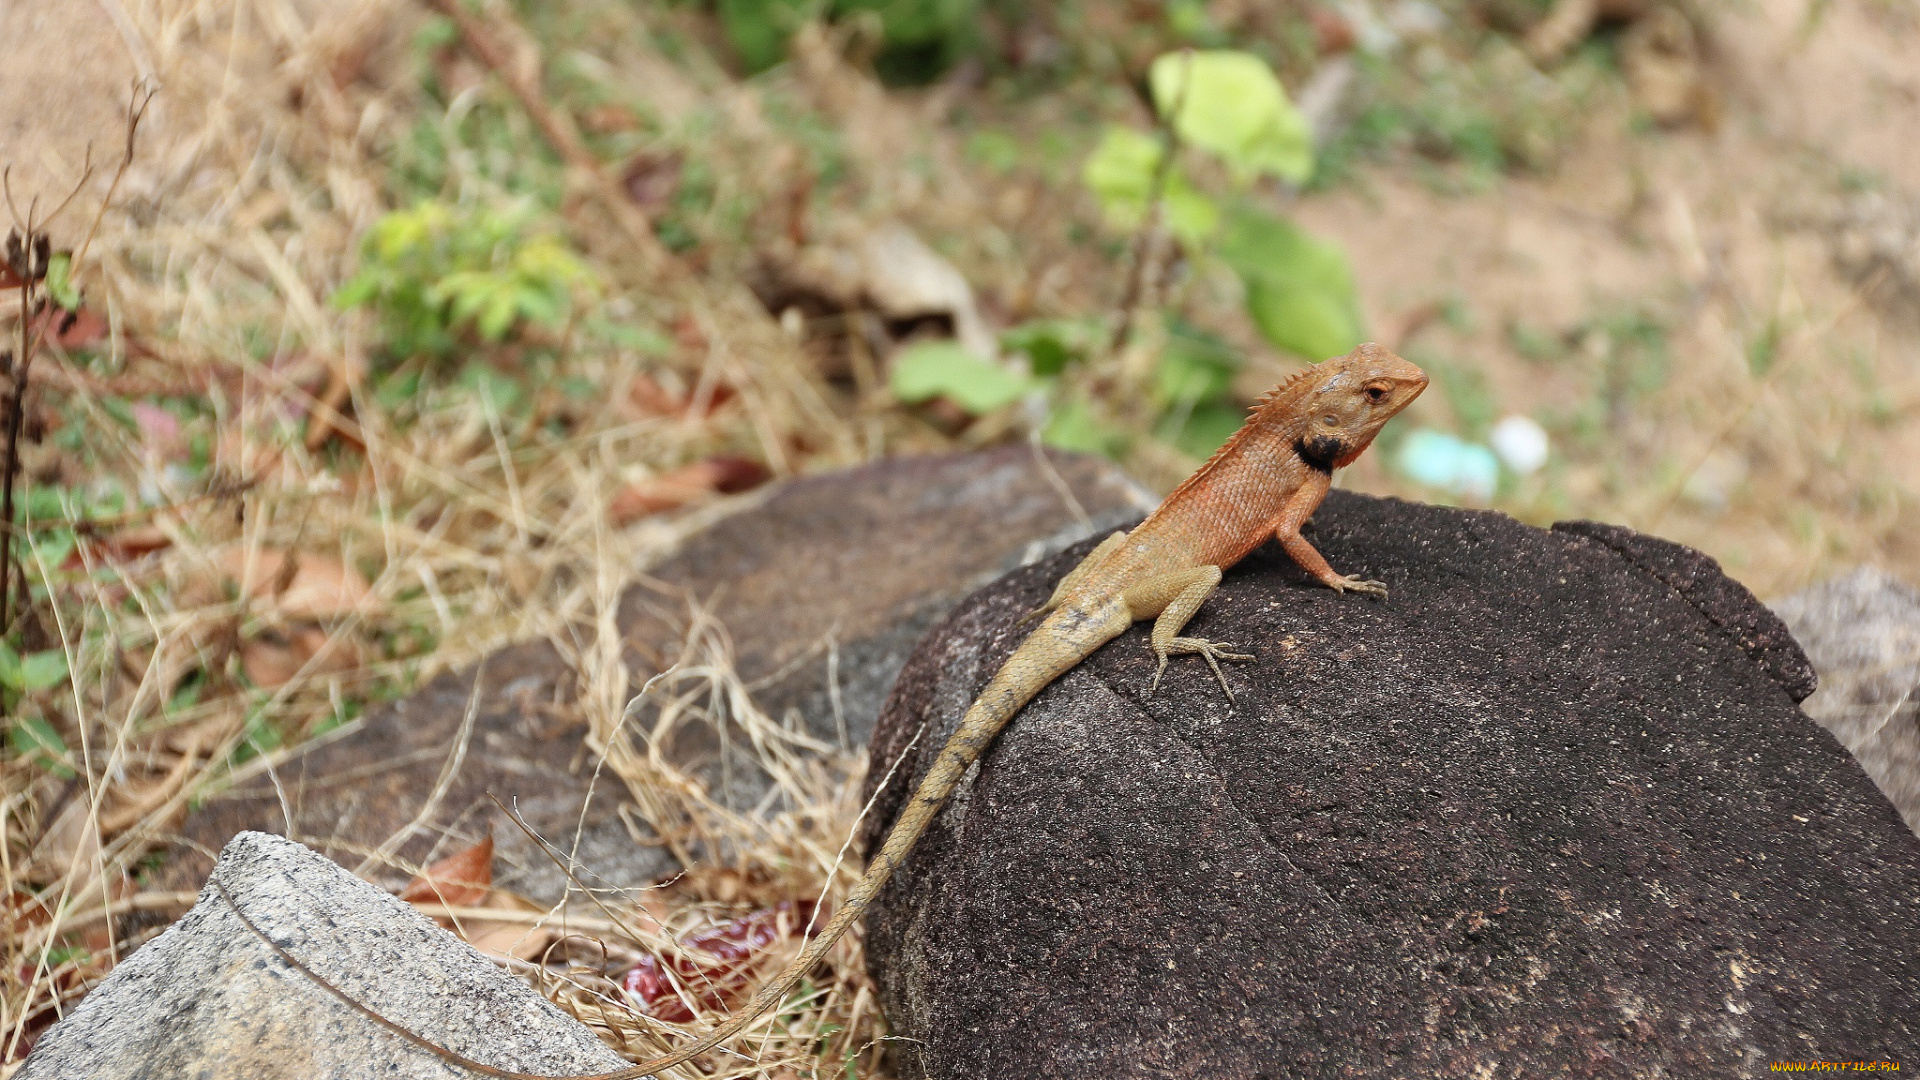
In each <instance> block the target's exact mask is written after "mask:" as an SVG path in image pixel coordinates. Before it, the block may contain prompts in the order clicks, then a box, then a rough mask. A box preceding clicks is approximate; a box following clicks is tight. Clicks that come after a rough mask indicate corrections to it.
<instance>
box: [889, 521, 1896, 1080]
mask: <svg viewBox="0 0 1920 1080" xmlns="http://www.w3.org/2000/svg"><path fill="white" fill-rule="evenodd" d="M1308 535H1309V536H1310V537H1311V538H1312V539H1313V541H1314V542H1315V544H1317V545H1318V546H1319V548H1320V550H1321V551H1322V552H1323V553H1325V554H1326V555H1327V557H1328V559H1329V560H1330V561H1331V562H1332V563H1333V565H1334V566H1335V567H1336V568H1338V569H1339V570H1341V571H1342V572H1346V573H1360V574H1363V575H1365V576H1367V577H1370V578H1377V579H1380V580H1383V581H1385V582H1387V584H1388V585H1389V586H1390V587H1391V589H1392V598H1391V600H1390V601H1388V602H1386V603H1375V602H1372V601H1369V600H1365V599H1362V598H1359V597H1354V596H1338V595H1335V594H1334V593H1332V592H1330V591H1329V590H1326V589H1324V588H1320V587H1318V586H1317V585H1314V584H1313V583H1312V582H1311V581H1310V579H1308V578H1307V577H1306V576H1305V575H1304V574H1303V573H1301V572H1300V571H1299V570H1298V569H1297V568H1295V567H1294V566H1293V565H1292V564H1291V563H1290V562H1288V561H1287V559H1286V557H1285V555H1284V554H1282V553H1281V552H1279V551H1278V550H1277V549H1276V548H1275V547H1274V546H1273V545H1268V546H1267V547H1265V548H1263V549H1261V550H1260V551H1258V552H1256V553H1255V554H1254V555H1253V556H1252V557H1251V558H1249V559H1248V560H1247V561H1246V562H1245V563H1243V564H1242V565H1241V566H1240V567H1238V568H1236V569H1235V570H1233V571H1232V572H1230V573H1229V574H1228V575H1227V578H1226V580H1225V582H1224V583H1223V584H1222V586H1221V588H1220V590H1219V592H1218V593H1216V594H1215V596H1214V598H1213V599H1212V600H1210V601H1209V603H1208V605H1207V606H1206V608H1205V609H1203V611H1202V612H1201V614H1200V615H1199V616H1198V617H1197V618H1196V619H1195V621H1194V623H1193V624H1192V627H1191V632H1192V633H1195V634H1197V635H1198V636H1202V637H1210V638H1219V639H1224V640H1227V641H1231V642H1234V643H1235V644H1237V645H1239V646H1243V647H1248V648H1249V649H1250V651H1252V652H1254V653H1256V654H1257V655H1258V659H1257V661H1256V662H1254V663H1250V664H1239V665H1234V666H1232V667H1230V668H1229V669H1228V679H1229V680H1230V681H1231V682H1232V684H1233V685H1234V688H1235V693H1236V695H1237V697H1238V701H1237V703H1232V704H1230V703H1229V702H1228V701H1227V700H1226V698H1225V697H1224V696H1223V695H1222V694H1221V693H1220V690H1219V688H1218V686H1217V685H1215V683H1214V682H1213V679H1212V676H1211V675H1209V674H1208V673H1207V671H1206V668H1205V666H1204V665H1202V664H1200V663H1198V662H1196V661H1194V660H1192V659H1191V658H1187V659H1184V660H1176V661H1175V666H1174V667H1173V668H1172V669H1171V670H1170V671H1169V673H1168V676H1167V680H1166V682H1165V683H1163V685H1162V686H1161V688H1160V691H1159V693H1158V694H1157V695H1155V696H1152V697H1148V696H1147V695H1146V693H1145V690H1146V686H1147V682H1148V679H1149V677H1150V676H1151V675H1152V672H1153V658H1152V655H1151V653H1150V652H1149V651H1148V649H1147V647H1146V637H1147V633H1146V630H1147V628H1146V626H1145V625H1144V624H1139V625H1136V626H1135V627H1134V629H1133V630H1132V631H1131V632H1130V633H1128V634H1127V635H1126V636H1124V637H1122V638H1121V639H1119V640H1118V641H1115V642H1113V643H1111V644H1109V645H1108V646H1107V647H1106V648H1105V649H1103V650H1102V651H1100V652H1098V653H1096V654H1095V655H1094V656H1093V657H1091V658H1090V659H1089V660H1088V661H1087V662H1085V663H1083V664H1082V665H1081V666H1080V667H1078V668H1077V669H1075V670H1074V671H1072V672H1070V673H1069V674H1068V675H1066V676H1065V677H1064V678H1062V679H1061V680H1060V681H1059V682H1057V683H1056V684H1055V685H1054V686H1052V687H1050V688H1049V689H1048V690H1047V691H1045V692H1043V693H1042V694H1041V696H1040V697H1039V698H1038V699H1036V701H1035V702H1034V703H1033V704H1032V705H1031V706H1029V707H1028V708H1027V710H1026V711H1025V712H1024V713H1023V714H1022V715H1021V716H1020V717H1019V718H1018V719H1017V720H1016V721H1015V722H1014V723H1013V724H1012V725H1011V726H1010V727H1009V728H1008V730H1007V731H1006V732H1005V733H1003V734H1002V736H1001V737H1000V739H999V740H998V742H997V743H996V744H995V745H994V746H993V747H991V748H990V749H989V750H988V753H987V755H986V757H985V758H984V759H983V760H982V762H981V764H980V765H979V766H978V767H977V769H976V771H975V772H974V773H973V774H972V775H971V776H970V777H969V779H968V780H967V782H966V783H965V784H964V785H963V786H962V788H961V789H960V791H959V792H957V793H956V795H955V798H954V800H953V801H952V802H951V803H950V804H949V806H948V808H947V809H946V810H945V811H944V812H943V813H942V814H941V816H940V818H939V819H938V821H937V823H936V824H935V826H934V829H933V831H932V832H930V833H929V835H928V836H927V838H926V839H925V840H924V841H923V842H922V844H921V845H920V847H919V849H918V850H917V851H916V852H915V853H914V855H913V857H912V858H911V859H909V861H908V863H907V865H906V866H905V867H904V868H903V869H902V871H901V872H900V874H899V875H898V876H896V877H895V878H894V881H893V883H892V884H891V885H890V886H889V888H888V889H887V890H886V891H885V892H884V893H883V895H882V896H881V898H880V901H879V903H878V904H877V906H876V907H875V908H874V910H873V911H872V912H871V913H870V914H869V916H868V937H867V946H866V947H867V955H868V957H869V958H870V960H869V962H870V964H871V966H872V969H873V971H874V974H875V975H876V977H877V978H878V979H879V980H880V982H881V985H882V991H883V993H882V1000H883V1003H884V1005H885V1007H886V1010H887V1014H888V1017H889V1019H890V1021H891V1022H892V1024H893V1026H894V1028H895V1030H896V1031H897V1032H898V1033H899V1034H901V1035H903V1036H905V1037H906V1038H905V1039H904V1040H903V1041H902V1042H901V1043H900V1044H899V1045H900V1046H901V1047H902V1054H903V1058H904V1060H903V1062H902V1067H901V1075H902V1076H905V1077H918V1076H929V1077H936V1078H948V1077H955V1078H958V1077H964V1078H967V1080H992V1078H1000V1077H1006V1078H1015V1077H1017V1078H1020V1080H1033V1078H1043V1077H1085V1076H1103V1077H1106V1076H1141V1077H1145V1076H1152V1077H1209V1078H1213V1077H1249V1078H1251V1077H1280V1076H1287V1077H1335V1076H1339V1077H1357V1076H1449V1077H1454V1076H1458V1077H1468V1076H1649V1077H1650V1076H1670V1077H1678V1076H1685V1077H1748V1076H1753V1075H1755V1074H1757V1073H1761V1072H1764V1071H1765V1070H1766V1068H1767V1063H1768V1062H1769V1061H1770V1060H1775V1059H1806V1058H1825V1059H1835V1060H1839V1059H1846V1060H1859V1059H1879V1060H1908V1061H1911V1060H1914V1059H1915V1058H1917V1057H1920V843H1917V842H1916V841H1915V838H1914V837H1913V836H1912V835H1911V834H1910V833H1908V832H1907V830H1906V829H1905V828H1903V827H1902V826H1901V824H1900V821H1899V819H1898V818H1897V816H1896V815H1895V814H1894V812H1893V810H1892V809H1891V808H1890V807H1889V806H1888V805H1887V803H1886V800H1884V799H1883V798H1881V797H1880V795H1879V793H1878V792H1876V791H1875V790H1874V788H1873V786H1872V784H1871V783H1870V782H1869V781H1868V779H1867V778H1866V776H1865V775H1864V774H1863V773H1862V772H1861V770H1860V768H1859V766H1858V765H1857V764H1855V763H1854V761H1853V760H1852V759H1851V758H1850V757H1848V756H1847V754H1846V752H1845V750H1844V749H1842V748H1841V747H1840V746H1839V745H1837V744H1836V743H1835V742H1834V741H1833V739H1832V738H1831V737H1830V736H1829V735H1828V734H1827V733H1826V732H1824V731H1822V730H1821V729H1820V728H1819V727H1818V726H1816V725H1815V724H1813V723H1812V722H1811V721H1809V720H1808V719H1807V718H1806V717H1805V716H1804V715H1803V714H1802V713H1801V712H1800V711H1799V709H1798V708H1796V707H1795V702H1796V700H1797V698H1798V697H1801V696H1804V695H1805V694H1806V693H1807V692H1808V691H1809V690H1810V689H1811V688H1812V680H1811V673H1810V670H1809V669H1808V667H1807V665H1806V662H1805V660H1804V658H1803V657H1802V656H1801V655H1800V654H1799V652H1798V650H1797V649H1796V648H1795V647H1794V646H1793V643H1792V640H1791V638H1790V637H1788V635H1787V634H1786V632H1785V629H1784V627H1782V626H1781V625H1780V623H1779V622H1778V621H1777V620H1775V619H1774V618H1773V617H1772V616H1771V615H1769V614H1768V613H1767V611H1766V609H1765V608H1763V607H1761V606H1760V605H1759V604H1758V602H1757V601H1755V600H1754V599H1753V598H1752V597H1751V595H1749V594H1747V593H1746V591H1745V590H1744V589H1743V588H1741V587H1740V586H1739V585H1737V584H1736V583H1734V582H1732V581H1730V580H1728V579H1726V578H1725V577H1724V576H1722V575H1720V574H1719V573H1718V572H1717V570H1716V569H1715V568H1714V565H1713V563H1712V562H1711V561H1710V560H1707V559H1706V558H1705V557H1704V556H1701V555H1699V554H1697V553H1695V552H1692V551H1689V550H1687V549H1685V548H1681V547H1679V546H1677V545H1673V544H1669V543H1665V542H1663V541H1659V540H1654V539H1652V538H1648V537H1641V536H1638V535H1636V534H1633V533H1630V532H1627V531H1626V530H1621V529H1615V528H1612V527H1609V526H1604V525H1595V524H1592V523H1571V524H1568V525H1564V526H1561V527H1559V528H1557V529H1556V530H1554V531H1552V532H1548V531H1542V530H1539V529H1534V528H1529V527H1527V526H1523V525H1521V524H1519V523H1517V522H1515V521H1513V520H1511V519H1509V518H1506V517H1504V516H1501V515H1498V514H1492V513H1471V512H1465V511H1458V510H1449V509H1444V508H1438V507H1424V506H1417V505H1412V504H1407V503H1402V502H1398V501H1393V500H1382V499H1372V498H1366V497H1362V496H1356V495H1350V494H1346V493H1342V492H1335V493H1334V494H1333V495H1332V496H1331V497H1330V498H1329V499H1328V500H1327V503H1326V505H1325V506H1324V507H1323V508H1322V509H1321V510H1320V512H1319V514H1318V515H1316V517H1315V519H1314V522H1313V524H1312V526H1311V527H1310V529H1309V533H1308ZM1086 547H1087V545H1082V546H1081V548H1080V549H1077V550H1085V548H1086ZM1075 557H1076V553H1075V552H1069V553H1067V554H1063V555H1062V556H1059V557H1057V558H1055V559H1052V560H1050V561H1049V562H1047V563H1045V564H1041V565H1037V566H1034V567H1030V568H1028V569H1025V570H1022V571H1020V572H1018V573H1015V574H1012V575H1009V576H1008V577H1007V578H1005V579H1003V580H1002V581H1000V582H999V583H997V584H995V585H994V586H992V587H991V588H989V589H986V590H984V591H982V592H981V593H979V594H977V595H975V596H974V597H972V598H970V599H969V600H968V601H967V602H966V603H965V604H963V605H961V606H960V607H959V608H958V609H956V610H955V612H954V613H953V614H952V615H951V616H949V618H948V620H947V621H946V622H945V623H943V624H942V625H941V626H940V627H938V628H936V629H935V630H934V631H933V632H932V633H931V634H930V635H929V636H928V637H927V638H926V639H925V640H923V642H922V643H921V645H920V647H919V648H918V649H916V650H915V653H914V656H913V658H912V659H911V660H910V661H909V662H908V665H907V667H906V668H905V670H903V672H902V673H901V676H900V680H899V684H898V686H897V687H896V689H895V691H894V694H893V696H892V697H891V698H890V699H889V702H888V705H887V709H886V711H885V713H884V715H883V717H882V720H881V724H880V727H879V730H878V731H877V732H876V735H875V743H874V761H875V766H874V769H873V770H872V772H871V773H870V775H872V776H873V777H874V778H875V780H876V781H877V780H878V779H879V777H881V776H882V775H884V773H885V769H884V768H882V764H883V763H885V762H888V761H890V760H892V759H893V758H894V757H896V756H897V755H898V754H900V753H901V751H902V749H903V748H904V747H905V746H906V744H907V743H908V741H909V740H910V739H911V738H912V736H913V734H914V732H915V731H916V730H918V729H919V727H920V726H921V724H922V722H923V721H927V722H929V726H928V728H927V731H926V733H925V735H924V736H923V737H922V738H921V740H920V741H919V743H918V745H917V748H916V749H915V750H914V751H913V756H912V757H911V758H909V759H908V762H907V764H905V765H904V766H903V767H902V768H901V770H900V772H901V774H902V775H901V777H898V778H896V780H895V781H894V783H893V784H891V785H889V786H888V788H887V790H886V792H885V798H883V799H882V800H881V801H880V803H879V804H878V805H877V806H876V808H875V811H876V812H875V814H874V818H873V823H872V827H871V828H870V830H869V839H871V837H872V836H874V835H878V834H879V833H880V832H882V831H883V830H884V829H885V828H886V827H887V826H889V825H890V824H891V822H892V820H893V818H894V816H895V814H896V813H897V811H898V809H899V806H900V804H901V802H902V800H903V798H904V793H905V792H906V791H909V790H910V787H911V783H910V781H912V780H917V778H918V776H919V775H920V773H921V772H922V771H923V770H924V768H925V766H926V763H927V761H928V760H929V759H930V757H931V755H932V754H933V752H934V750H935V749H936V748H937V747H939V745H940V743H941V740H942V739H943V738H944V737H945V735H946V734H947V733H948V732H949V731H951V730H952V727H953V725H954V723H955V722H956V720H957V719H958V717H959V715H960V713H961V712H962V710H963V709H964V707H965V705H966V703H967V702H968V701H969V700H970V699H971V697H972V696H973V694H974V693H975V692H976V691H977V690H978V689H979V688H980V687H981V686H982V685H983V684H984V683H985V681H986V679H987V678H988V676H989V675H990V674H991V672H992V670H993V669H994V667H995V666H996V665H997V664H998V663H999V662H1000V660H1001V659H1002V658H1004V657H1005V655H1006V654H1007V653H1008V652H1009V651H1010V650H1011V648H1012V646H1013V644H1014V642H1015V640H1016V635H1015V634H1014V633H1013V632H1012V630H1011V627H1012V624H1013V620H1014V619H1015V618H1016V617H1017V615H1018V614H1019V613H1020V612H1022V611H1024V610H1026V609H1028V608H1030V607H1032V606H1033V605H1034V604H1035V603H1036V602H1037V601H1039V600H1040V599H1042V598H1044V597H1045V595H1046V594H1047V591H1048V588H1049V585H1050V583H1051V581H1052V580H1053V579H1054V578H1055V577H1057V576H1058V575H1059V574H1060V573H1062V572H1064V571H1065V570H1066V569H1067V567H1068V566H1070V565H1071V564H1072V562H1073V560H1074V558H1075Z"/></svg>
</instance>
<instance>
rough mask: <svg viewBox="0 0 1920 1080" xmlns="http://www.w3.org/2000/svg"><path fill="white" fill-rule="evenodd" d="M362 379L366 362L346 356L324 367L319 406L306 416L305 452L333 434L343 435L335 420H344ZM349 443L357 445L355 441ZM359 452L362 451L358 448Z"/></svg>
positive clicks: (365, 373) (361, 358)
mask: <svg viewBox="0 0 1920 1080" xmlns="http://www.w3.org/2000/svg"><path fill="white" fill-rule="evenodd" d="M366 377H367V362H366V360H365V359H364V358H363V357H359V356H353V355H348V356H344V357H341V358H339V359H338V360H336V361H335V362H333V363H330V364H328V365H327V385H326V387H325V388H323V389H322V390H321V391H320V394H319V396H318V401H319V404H318V405H317V406H316V407H315V408H314V409H313V410H312V412H310V413H309V414H308V415H307V450H308V451H314V450H318V449H320V448H321V447H322V446H325V445H326V444H327V440H328V439H331V438H332V437H333V436H334V435H335V434H336V433H338V434H342V435H344V434H346V432H345V430H344V429H342V428H341V427H340V425H339V423H338V422H337V420H336V418H339V419H345V414H346V409H347V406H348V402H349V401H350V400H351V399H352V397H353V391H354V389H355V388H356V387H358V386H359V385H360V384H361V383H362V382H363V381H365V379H366ZM352 441H353V442H354V443H356V444H358V443H359V440H358V439H357V438H356V439H353V440H352ZM360 449H361V450H365V449H366V447H365V446H364V445H362V446H360Z"/></svg>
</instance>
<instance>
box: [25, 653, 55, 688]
mask: <svg viewBox="0 0 1920 1080" xmlns="http://www.w3.org/2000/svg"><path fill="white" fill-rule="evenodd" d="M66 681H67V654H66V650H64V649H47V650H45V651H43V652H36V653H28V654H27V655H26V656H23V657H21V658H20V686H19V689H22V690H47V689H50V688H52V687H55V686H58V685H60V684H61V683H63V682H66Z"/></svg>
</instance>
